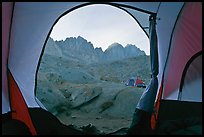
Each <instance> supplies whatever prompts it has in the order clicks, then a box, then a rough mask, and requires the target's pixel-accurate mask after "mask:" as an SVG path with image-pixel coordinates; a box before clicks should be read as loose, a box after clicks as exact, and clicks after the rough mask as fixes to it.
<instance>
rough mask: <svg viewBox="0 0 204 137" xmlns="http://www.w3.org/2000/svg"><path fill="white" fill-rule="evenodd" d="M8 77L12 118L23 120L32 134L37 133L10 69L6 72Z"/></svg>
mask: <svg viewBox="0 0 204 137" xmlns="http://www.w3.org/2000/svg"><path fill="white" fill-rule="evenodd" d="M8 79H9V90H10V92H9V94H10V104H11V116H12V119H17V120H20V121H22V122H24V123H25V124H26V125H27V126H28V127H29V130H30V132H31V133H32V135H37V133H36V130H35V128H34V126H33V123H32V120H31V117H30V114H29V112H28V108H27V104H26V102H25V100H24V98H23V96H22V94H21V91H20V89H19V87H18V85H17V84H16V82H15V80H14V78H13V76H12V74H11V72H10V71H9V72H8Z"/></svg>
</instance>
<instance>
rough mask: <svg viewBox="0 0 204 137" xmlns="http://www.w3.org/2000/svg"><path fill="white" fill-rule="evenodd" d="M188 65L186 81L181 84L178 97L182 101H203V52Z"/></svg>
mask: <svg viewBox="0 0 204 137" xmlns="http://www.w3.org/2000/svg"><path fill="white" fill-rule="evenodd" d="M199 53H201V52H199ZM196 55H197V54H196ZM193 57H194V56H193ZM187 64H188V63H187ZM187 67H188V68H187V70H186V73H185V74H184V76H183V77H184V83H183V85H180V89H179V95H178V99H179V100H181V101H191V102H202V53H201V54H199V56H197V57H196V58H195V59H193V61H192V62H191V63H190V65H189V66H187ZM181 86H182V87H181ZM192 89H193V90H192Z"/></svg>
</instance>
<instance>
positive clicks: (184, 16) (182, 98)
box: [2, 2, 202, 135]
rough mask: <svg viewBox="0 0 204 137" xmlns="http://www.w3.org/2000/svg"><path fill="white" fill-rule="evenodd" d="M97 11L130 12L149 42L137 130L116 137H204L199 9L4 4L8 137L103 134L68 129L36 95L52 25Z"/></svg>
mask: <svg viewBox="0 0 204 137" xmlns="http://www.w3.org/2000/svg"><path fill="white" fill-rule="evenodd" d="M91 4H108V5H111V6H115V7H118V8H120V9H122V10H124V11H126V12H127V13H128V14H130V15H131V16H132V17H133V18H134V19H135V20H136V21H137V22H138V23H139V24H140V26H141V28H143V29H144V31H145V33H146V34H147V35H148V37H149V41H150V59H151V72H152V78H151V81H150V83H148V84H147V86H146V88H145V89H144V93H143V94H142V96H141V98H140V101H139V102H138V104H137V106H135V112H134V115H133V121H132V124H131V126H130V127H129V128H128V129H122V130H120V131H117V132H115V133H111V135H117V134H123V135H124V134H165V135H167V134H179V135H183V134H184V135H186V134H187V135H202V3H201V2H107V3H93V2H2V134H3V135H8V134H14V135H16V134H18V135H23V134H32V135H46V134H47V135H49V134H50V135H51V134H55V135H58V134H59V135H68V134H73V135H84V134H97V133H96V132H94V131H91V132H90V131H89V132H88V131H84V132H82V131H79V130H77V129H75V128H74V127H73V126H72V125H70V126H67V125H64V124H62V123H61V122H60V121H59V120H58V119H57V118H56V117H55V116H54V115H53V114H51V113H50V112H49V111H47V110H46V109H45V108H43V106H42V105H41V103H40V101H39V100H38V99H37V98H36V95H35V94H36V93H35V92H36V77H37V71H38V68H39V62H40V59H41V57H42V54H43V50H44V48H45V45H46V42H47V40H48V38H49V35H50V33H51V31H52V29H53V27H54V25H55V24H56V23H57V21H58V20H59V19H60V18H61V17H62V16H64V15H66V14H68V13H69V12H71V11H73V10H75V9H78V8H80V7H83V6H87V5H91ZM146 22H149V24H147V23H146Z"/></svg>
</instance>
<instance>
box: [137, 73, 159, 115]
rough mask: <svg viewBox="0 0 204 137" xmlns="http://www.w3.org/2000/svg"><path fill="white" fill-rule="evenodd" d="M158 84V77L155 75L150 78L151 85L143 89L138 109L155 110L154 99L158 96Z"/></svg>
mask: <svg viewBox="0 0 204 137" xmlns="http://www.w3.org/2000/svg"><path fill="white" fill-rule="evenodd" d="M157 85H158V79H157V77H153V78H152V79H151V80H150V83H149V85H148V86H147V87H146V88H145V90H144V91H143V93H142V96H141V97H140V100H139V102H138V104H137V107H136V109H139V110H143V111H146V112H150V113H152V112H153V109H154V101H155V98H156V94H157V88H158V87H157Z"/></svg>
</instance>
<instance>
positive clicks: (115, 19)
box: [50, 4, 150, 55]
mask: <svg viewBox="0 0 204 137" xmlns="http://www.w3.org/2000/svg"><path fill="white" fill-rule="evenodd" d="M78 36H81V37H83V38H85V39H86V40H87V41H88V42H91V43H92V44H93V46H94V48H96V47H101V48H102V50H103V51H105V50H106V49H107V48H108V46H109V45H111V44H112V43H114V42H117V43H120V44H121V45H122V46H126V45H127V44H133V45H136V46H137V47H138V48H140V49H141V50H143V51H145V53H146V54H147V55H149V54H150V48H149V39H148V37H147V36H146V34H145V32H143V30H142V29H141V28H140V26H139V25H138V24H137V22H136V21H135V20H134V19H133V18H132V17H131V16H130V15H129V14H128V13H126V12H125V11H123V10H121V9H119V8H116V7H113V6H110V5H102V4H97V5H89V6H85V7H81V8H78V9H76V10H74V11H72V12H70V13H68V14H67V15H65V16H63V17H62V18H61V19H60V20H59V21H58V22H57V23H56V24H55V26H54V28H53V30H52V32H51V35H50V37H51V38H53V39H54V40H65V39H66V38H67V37H78Z"/></svg>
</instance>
